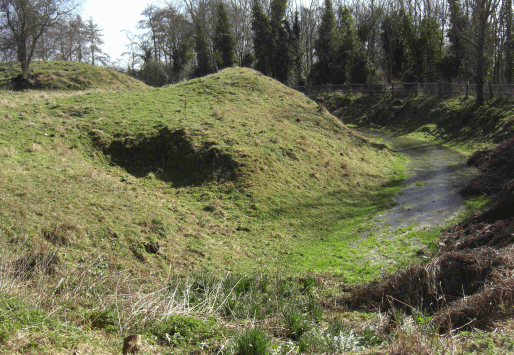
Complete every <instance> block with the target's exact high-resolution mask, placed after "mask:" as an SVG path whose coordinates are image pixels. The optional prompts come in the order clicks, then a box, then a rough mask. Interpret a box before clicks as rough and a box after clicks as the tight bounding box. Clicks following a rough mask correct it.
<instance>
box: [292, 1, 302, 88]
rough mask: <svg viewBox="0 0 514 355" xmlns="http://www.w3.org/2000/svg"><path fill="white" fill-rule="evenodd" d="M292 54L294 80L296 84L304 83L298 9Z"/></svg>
mask: <svg viewBox="0 0 514 355" xmlns="http://www.w3.org/2000/svg"><path fill="white" fill-rule="evenodd" d="M292 54H293V62H294V75H293V82H294V84H295V85H303V84H304V83H303V78H302V59H303V53H302V45H301V29H300V20H299V18H298V11H296V12H295V14H294V22H293V35H292Z"/></svg>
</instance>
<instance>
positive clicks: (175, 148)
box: [92, 127, 240, 187]
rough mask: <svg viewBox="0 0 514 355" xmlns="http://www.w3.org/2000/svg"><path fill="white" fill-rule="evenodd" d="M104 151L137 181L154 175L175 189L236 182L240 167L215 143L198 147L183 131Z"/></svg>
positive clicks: (163, 131) (122, 142)
mask: <svg viewBox="0 0 514 355" xmlns="http://www.w3.org/2000/svg"><path fill="white" fill-rule="evenodd" d="M92 138H93V140H95V138H94V137H92ZM103 151H104V153H105V154H108V155H110V156H111V159H112V161H113V162H115V163H116V164H118V165H119V166H121V167H123V168H124V169H125V170H126V171H127V172H128V173H129V174H131V175H133V176H135V177H138V178H142V177H146V176H148V174H150V173H153V174H154V175H155V176H156V178H158V179H161V180H163V181H166V182H171V183H172V184H173V185H174V186H176V187H181V186H194V185H201V184H202V183H204V182H209V181H217V182H222V181H235V180H236V179H237V177H238V174H239V167H240V164H239V163H238V162H236V161H234V160H233V159H232V157H231V156H230V155H229V154H224V153H222V152H221V151H220V150H219V149H218V148H217V147H215V145H214V143H207V142H206V143H203V144H202V146H200V147H197V146H195V145H194V144H193V142H192V140H191V139H190V137H189V136H188V134H187V132H186V131H185V130H183V129H179V130H175V131H172V130H170V129H169V128H167V127H166V128H163V129H161V130H160V131H159V133H158V134H157V135H156V136H154V137H148V138H144V139H142V140H137V139H135V138H132V137H125V138H123V139H118V140H114V141H112V142H110V144H108V145H106V146H104V148H103Z"/></svg>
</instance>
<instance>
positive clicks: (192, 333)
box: [147, 316, 216, 345]
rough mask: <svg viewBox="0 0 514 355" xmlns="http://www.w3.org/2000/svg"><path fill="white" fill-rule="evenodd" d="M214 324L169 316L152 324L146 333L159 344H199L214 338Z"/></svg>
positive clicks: (195, 319)
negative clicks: (151, 335)
mask: <svg viewBox="0 0 514 355" xmlns="http://www.w3.org/2000/svg"><path fill="white" fill-rule="evenodd" d="M215 324H216V322H215V321H213V320H210V319H209V320H206V321H205V320H201V319H197V318H193V317H182V316H171V317H168V318H165V319H164V320H162V321H160V322H158V323H156V324H154V325H153V326H152V327H151V328H149V329H148V330H147V332H149V333H151V334H153V335H154V336H156V337H157V339H158V341H159V343H161V344H166V345H178V344H183V343H191V344H194V343H200V342H202V341H204V340H206V339H209V338H212V337H215V336H216V332H215V331H214V330H213V329H214V326H215Z"/></svg>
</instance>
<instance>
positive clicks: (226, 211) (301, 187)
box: [0, 68, 419, 354]
mask: <svg viewBox="0 0 514 355" xmlns="http://www.w3.org/2000/svg"><path fill="white" fill-rule="evenodd" d="M0 100H1V105H0V157H1V160H0V161H1V163H0V164H1V168H0V200H1V203H0V245H1V246H2V248H3V250H5V252H4V253H3V256H2V260H1V262H2V265H4V266H5V267H4V268H3V269H2V270H3V271H2V272H3V273H2V277H3V279H5V280H10V281H9V282H8V283H2V286H1V288H0V299H1V300H2V302H1V303H2V305H0V324H1V325H2V329H1V330H0V352H11V353H20V352H25V353H26V352H30V351H32V352H33V353H40V354H43V353H48V354H54V353H59V352H61V353H69V352H73V351H74V349H77V351H80V352H94V353H113V352H115V351H116V349H119V348H121V347H120V344H119V342H120V338H121V336H122V335H127V333H132V332H139V333H142V334H143V335H144V339H145V341H146V342H147V343H148V344H149V347H150V348H151V349H153V350H151V349H149V348H146V350H148V351H150V352H154V353H158V352H161V353H165V352H167V351H169V350H170V347H172V348H174V349H172V351H173V352H175V348H177V347H178V348H179V349H181V351H182V352H183V353H189V352H190V351H195V350H198V348H199V345H198V344H199V343H201V344H202V347H204V348H205V349H211V350H212V351H213V352H218V351H219V350H220V349H222V348H224V347H225V346H229V345H230V347H237V346H236V345H235V344H232V343H231V344H226V341H225V339H222V338H221V335H220V334H228V335H229V336H232V335H234V336H235V335H237V334H235V332H234V331H233V329H234V328H239V327H240V325H241V323H245V322H246V320H250V319H259V321H260V320H262V321H264V320H265V319H268V320H270V323H269V324H270V328H269V329H277V333H276V335H275V338H278V339H285V338H288V339H293V340H294V341H295V342H300V341H301V339H300V338H301V336H302V334H303V333H307V331H308V330H309V329H311V328H312V329H313V331H314V329H317V328H313V324H314V323H315V322H319V321H320V319H321V318H322V315H323V311H322V309H321V307H320V306H319V304H318V302H317V301H316V297H317V295H316V294H315V293H313V292H314V291H313V289H314V288H315V287H316V286H315V285H318V284H320V283H319V282H318V280H317V278H315V277H313V276H305V273H306V272H307V271H312V272H326V273H329V274H335V275H341V276H343V277H344V278H345V280H347V281H352V282H354V281H355V280H362V279H364V280H366V279H371V278H374V277H377V276H378V275H379V273H380V272H381V270H384V269H386V268H396V267H397V265H405V264H406V263H409V262H411V261H412V260H419V257H417V256H416V253H415V251H416V250H417V248H418V246H410V247H405V246H402V247H403V248H404V249H403V251H404V252H403V253H401V254H398V253H396V252H395V251H396V247H395V244H394V243H389V244H387V245H384V246H383V248H384V249H385V248H388V250H389V249H390V250H391V252H390V254H389V255H390V259H389V263H387V262H385V261H384V260H383V259H381V264H380V265H377V263H375V262H374V261H373V260H370V259H369V258H366V254H367V253H368V251H369V249H373V250H375V249H376V246H375V245H372V244H373V243H371V242H370V243H355V242H356V241H359V240H360V239H361V232H362V230H363V225H364V224H365V222H366V220H367V217H368V216H369V215H371V214H373V213H376V212H377V211H380V210H382V209H384V208H385V206H386V203H387V202H389V200H390V198H391V196H392V194H393V193H394V192H395V191H397V189H398V188H399V186H400V185H401V179H402V168H401V165H402V164H403V162H404V161H403V160H402V159H401V158H399V157H397V156H395V155H394V154H392V153H391V151H389V150H388V149H387V148H386V147H385V146H383V145H380V144H378V143H376V142H372V141H369V140H367V139H365V138H362V137H361V136H359V135H357V134H356V133H354V132H353V131H352V130H350V129H348V128H347V127H346V126H345V125H343V124H342V123H341V122H340V121H339V120H337V119H336V118H335V117H333V116H332V115H330V114H329V113H328V112H327V111H326V110H325V109H324V108H323V107H322V106H318V105H317V104H316V103H314V102H313V101H311V100H310V99H309V98H307V97H305V96H304V95H302V94H300V93H298V92H296V91H294V90H291V89H289V88H287V87H285V86H284V85H281V84H280V83H278V82H276V81H274V80H272V79H270V78H267V77H265V76H263V75H261V74H259V73H257V72H255V71H252V70H249V69H241V68H232V69H228V70H225V71H222V72H220V73H218V74H215V75H211V76H208V77H205V78H201V79H197V80H192V81H189V82H184V83H180V84H178V85H174V86H169V87H164V88H160V89H151V88H145V89H144V90H131V91H110V92H106V90H97V91H89V92H87V93H81V92H76V91H37V90H31V91H25V92H10V91H5V92H4V95H2V98H1V99H0ZM402 245H403V244H402ZM200 271H201V272H200ZM228 271H232V272H231V273H229V272H228ZM235 272H237V273H239V275H240V276H237V275H236V274H235ZM299 273H301V275H302V277H299V278H291V277H290V276H291V275H298V274H299ZM281 275H285V276H281ZM320 279H322V278H320ZM23 300H26V301H23ZM3 305H7V306H6V307H4V306H3ZM29 310H35V311H33V312H30V311H29ZM36 310H37V311H36ZM277 310H280V311H277ZM27 312H29V313H30V317H28V318H27V317H25V316H24V314H25V313H27ZM277 312H278V313H277ZM307 314H309V315H308V316H307ZM12 319H15V321H14V322H13V321H11V320H12ZM241 319H243V321H241ZM205 324H209V326H208V327H207V326H205ZM227 324H229V325H227ZM36 325H37V326H36ZM242 327H243V328H244V327H245V326H244V325H243V326H242ZM316 327H317V326H316ZM333 328H334V329H332V328H330V329H331V330H330V331H329V330H326V331H325V330H324V331H323V334H321V333H320V337H318V338H316V337H315V338H312V336H314V335H315V334H314V333H313V331H312V332H311V333H312V334H310V335H305V337H307V338H306V340H305V342H306V343H305V344H304V345H302V346H303V347H304V349H308V348H309V347H313V346H316V348H318V349H325V350H320V351H326V349H335V350H334V351H342V350H344V349H345V348H344V347H341V346H342V345H341V344H339V345H338V343H337V342H334V341H333V339H335V338H334V337H335V336H338V335H340V334H341V331H342V329H343V328H344V327H343V325H341V324H338V325H335V326H334V327H333ZM320 329H321V328H320ZM344 331H346V328H344ZM256 334H261V333H259V332H257V333H256ZM224 337H225V335H224ZM241 337H242V338H244V337H243V336H242V335H241ZM266 337H267V335H266ZM236 338H238V337H236ZM266 339H268V338H266ZM270 339H271V338H270ZM309 339H310V340H309ZM313 339H314V340H313ZM39 340H41V342H39ZM313 342H315V343H316V344H317V345H314V343H313ZM275 343H276V342H275ZM311 343H312V345H309V344H311ZM265 344H268V343H267V340H266V342H265ZM284 346H286V345H284ZM100 349H103V350H100ZM105 349H107V350H105ZM284 349H285V348H284ZM146 350H145V351H146Z"/></svg>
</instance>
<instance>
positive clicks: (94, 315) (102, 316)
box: [88, 309, 118, 333]
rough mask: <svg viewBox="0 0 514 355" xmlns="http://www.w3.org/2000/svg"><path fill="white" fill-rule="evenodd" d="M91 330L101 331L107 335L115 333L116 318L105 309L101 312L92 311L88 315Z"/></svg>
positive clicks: (116, 329)
mask: <svg viewBox="0 0 514 355" xmlns="http://www.w3.org/2000/svg"><path fill="white" fill-rule="evenodd" d="M88 319H89V321H90V326H91V329H101V330H104V331H106V332H107V333H115V332H116V331H118V328H117V326H116V325H117V323H118V321H117V317H116V315H115V314H114V313H112V312H111V311H109V310H107V309H105V310H102V311H98V310H97V311H93V312H91V313H90V314H89V315H88Z"/></svg>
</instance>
